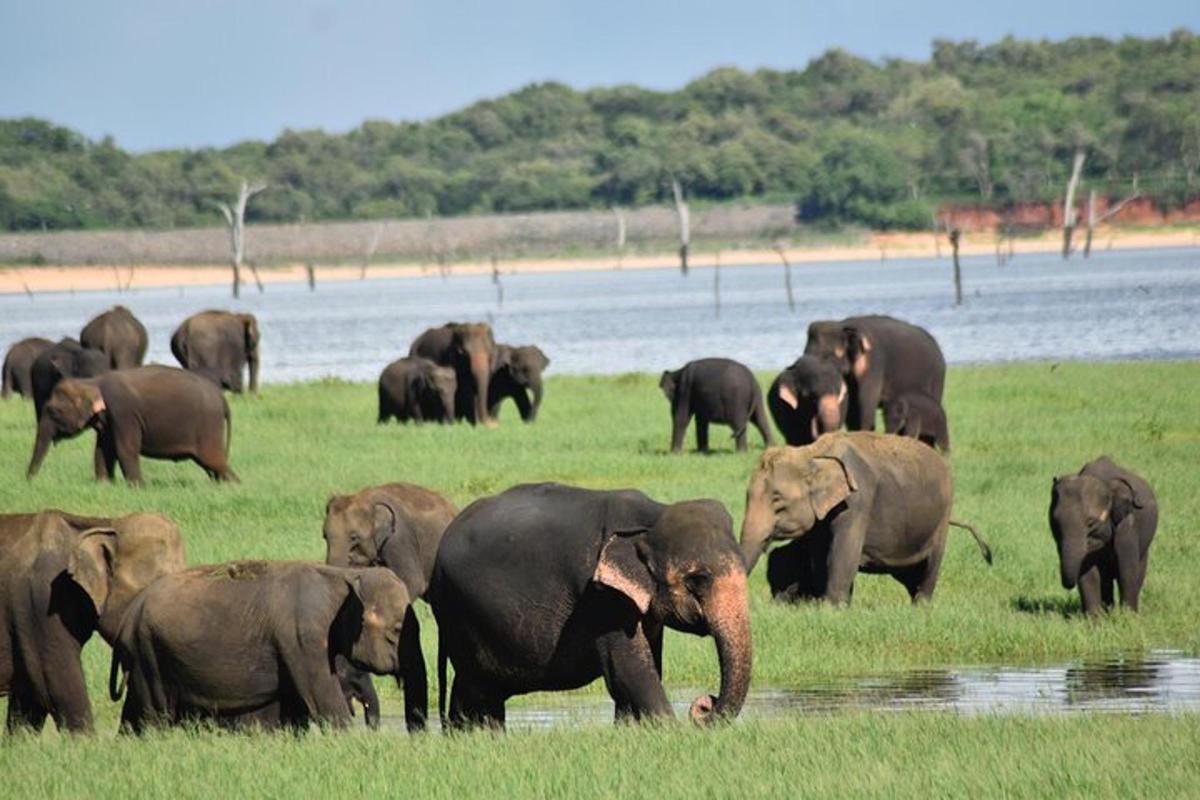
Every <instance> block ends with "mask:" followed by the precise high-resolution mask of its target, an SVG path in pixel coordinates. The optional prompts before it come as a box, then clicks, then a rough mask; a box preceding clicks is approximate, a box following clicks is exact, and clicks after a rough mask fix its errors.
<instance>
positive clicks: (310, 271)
mask: <svg viewBox="0 0 1200 800" xmlns="http://www.w3.org/2000/svg"><path fill="white" fill-rule="evenodd" d="M304 274H305V275H306V276H307V277H308V290H309V291H310V292H315V291H316V290H317V269H316V267H314V266H313V263H312V262H311V261H309V262H308V263H307V264H305V265H304Z"/></svg>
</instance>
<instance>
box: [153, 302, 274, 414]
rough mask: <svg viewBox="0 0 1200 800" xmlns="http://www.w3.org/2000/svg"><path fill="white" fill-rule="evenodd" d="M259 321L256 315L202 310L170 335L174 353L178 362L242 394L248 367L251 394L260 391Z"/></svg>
mask: <svg viewBox="0 0 1200 800" xmlns="http://www.w3.org/2000/svg"><path fill="white" fill-rule="evenodd" d="M260 339H261V337H260V336H259V333H258V320H257V319H255V317H254V315H253V314H235V313H233V312H231V311H201V312H200V313H199V314H193V315H192V316H190V317H188V318H187V319H185V320H184V321H183V323H182V324H181V325H180V326H179V327H178V328H176V329H175V332H174V333H173V334H171V352H172V353H173V354H174V355H175V359H176V360H177V361H178V362H179V365H180V366H181V367H183V368H184V369H187V370H193V371H197V372H202V373H204V374H206V375H208V376H209V377H210V378H213V379H215V380H217V382H218V383H220V385H221V386H222V388H225V389H228V390H229V391H231V392H236V393H237V394H241V393H242V386H243V384H242V370H243V369H246V368H249V372H250V393H251V394H258V363H259V354H258V348H259V341H260Z"/></svg>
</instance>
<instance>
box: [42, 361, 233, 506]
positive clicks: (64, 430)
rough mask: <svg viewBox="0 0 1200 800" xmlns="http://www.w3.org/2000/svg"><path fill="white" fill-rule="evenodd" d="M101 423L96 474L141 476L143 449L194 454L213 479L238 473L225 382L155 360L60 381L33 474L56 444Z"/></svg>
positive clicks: (170, 455)
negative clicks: (220, 384) (231, 455)
mask: <svg viewBox="0 0 1200 800" xmlns="http://www.w3.org/2000/svg"><path fill="white" fill-rule="evenodd" d="M89 427H90V428H94V429H95V431H96V450H95V456H94V458H95V468H96V480H112V479H113V478H114V477H116V466H117V464H118V463H120V465H121V472H122V473H124V475H125V480H127V481H129V482H130V483H132V484H139V483H141V482H142V469H141V464H140V460H139V456H143V455H144V456H149V457H150V458H163V459H167V460H169V461H183V460H185V459H191V460H192V461H195V462H196V463H197V464H199V465H200V466H201V467H203V468H204V471H205V472H207V473H208V476H209V477H210V478H212V479H213V480H221V481H236V480H237V475H235V474H234V472H233V470H232V469H230V468H229V462H228V457H229V442H230V438H231V436H232V427H231V425H230V420H229V404H228V403H226V402H225V397H224V396H223V395H222V394H221V390H220V388H218V387H217V386H215V385H213V383H212V382H211V381H208V380H206V379H204V378H202V377H200V376H199V375H193V374H191V373H189V372H186V371H184V370H181V369H176V368H175V367H163V366H158V365H151V366H148V367H135V368H133V369H123V370H117V371H115V372H109V373H106V374H104V375H101V376H100V377H99V378H90V379H81V378H68V379H66V380H63V381H59V383H58V385H57V386H55V387H54V391H53V392H52V393H51V395H50V399H49V400H47V401H46V406H45V408H44V409H43V413H42V415H41V418H40V420H39V421H38V429H37V437H36V438H35V439H34V442H33V456H32V458H30V460H29V470H28V471H27V473H26V476H27V477H29V478H32V477H33V476H34V475H36V474H37V472H38V469H40V468H41V465H42V460H43V459H45V457H46V452H47V450H49V449H50V445H51V444H53V443H56V442H59V441H62V440H63V439H70V438H72V437H74V436H77V435H79V434H80V433H82V432H83V430H84V429H85V428H89Z"/></svg>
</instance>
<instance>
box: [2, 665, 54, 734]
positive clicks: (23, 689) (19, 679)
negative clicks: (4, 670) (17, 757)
mask: <svg viewBox="0 0 1200 800" xmlns="http://www.w3.org/2000/svg"><path fill="white" fill-rule="evenodd" d="M48 714H49V712H48V711H47V710H46V707H45V706H44V705H42V703H41V702H39V701H38V699H37V694H36V693H35V692H34V690H33V684H32V683H30V681H29V678H28V676H26V675H24V674H21V673H18V674H16V675H13V677H12V680H11V681H10V683H9V689H8V719H7V727H8V732H9V733H15V732H17V731H20V730H27V731H33V732H35V733H36V732H38V731H40V730H41V729H42V726H44V725H45V724H46V717H47V715H48Z"/></svg>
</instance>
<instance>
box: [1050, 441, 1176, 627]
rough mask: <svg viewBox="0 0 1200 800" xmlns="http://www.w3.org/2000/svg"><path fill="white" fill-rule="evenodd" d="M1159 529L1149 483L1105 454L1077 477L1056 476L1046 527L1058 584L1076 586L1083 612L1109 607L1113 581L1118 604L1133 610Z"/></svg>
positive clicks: (1156, 508) (1093, 611)
mask: <svg viewBox="0 0 1200 800" xmlns="http://www.w3.org/2000/svg"><path fill="white" fill-rule="evenodd" d="M1157 528H1158V501H1157V500H1156V499H1155V497H1154V491H1153V490H1152V489H1151V488H1150V484H1148V483H1146V481H1145V479H1143V478H1142V477H1141V476H1139V475H1137V474H1136V473H1134V472H1132V471H1130V470H1128V469H1125V468H1124V467H1120V466H1118V465H1116V464H1114V463H1113V462H1112V460H1111V459H1109V458H1108V457H1107V456H1101V457H1100V458H1097V459H1096V460H1095V461H1092V462H1090V463H1088V464H1085V465H1084V466H1083V469H1081V470H1079V473H1078V474H1076V475H1064V476H1062V477H1059V478H1055V479H1054V486H1053V489H1052V490H1051V493H1050V531H1051V532H1052V533H1053V534H1054V543H1055V545H1057V547H1058V558H1059V568H1060V572H1061V576H1062V585H1063V588H1064V589H1072V588H1074V587H1075V586H1076V585H1078V586H1079V597H1080V600H1081V601H1082V603H1083V610H1084V612H1086V613H1087V614H1098V613H1100V611H1101V610H1104V609H1108V608H1111V607H1112V604H1113V583H1114V582H1115V583H1116V585H1117V586H1118V587H1119V588H1120V590H1121V605H1122V606H1124V607H1125V608H1128V609H1131V610H1133V611H1137V609H1138V596H1139V595H1140V594H1141V591H1142V583H1143V582H1144V581H1145V580H1146V565H1147V563H1148V561H1149V559H1150V542H1152V541H1153V540H1154V532H1155V530H1156V529H1157Z"/></svg>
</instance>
